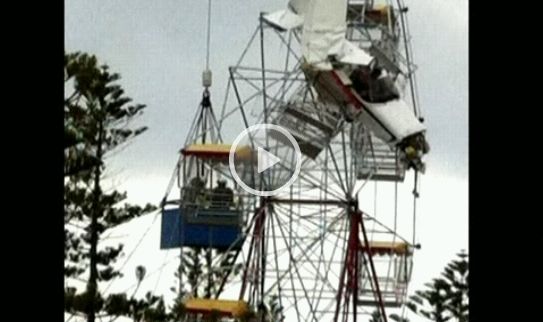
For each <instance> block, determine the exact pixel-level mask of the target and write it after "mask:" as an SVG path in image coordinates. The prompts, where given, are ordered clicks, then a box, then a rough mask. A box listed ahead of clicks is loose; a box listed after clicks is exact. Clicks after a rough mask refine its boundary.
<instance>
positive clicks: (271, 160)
mask: <svg viewBox="0 0 543 322" xmlns="http://www.w3.org/2000/svg"><path fill="white" fill-rule="evenodd" d="M257 149H258V167H257V168H258V173H262V172H264V171H266V170H268V169H269V168H271V167H273V166H274V165H276V164H277V163H279V161H281V159H279V158H278V157H276V156H275V155H273V154H271V153H270V152H268V151H266V150H264V149H263V148H261V147H257Z"/></svg>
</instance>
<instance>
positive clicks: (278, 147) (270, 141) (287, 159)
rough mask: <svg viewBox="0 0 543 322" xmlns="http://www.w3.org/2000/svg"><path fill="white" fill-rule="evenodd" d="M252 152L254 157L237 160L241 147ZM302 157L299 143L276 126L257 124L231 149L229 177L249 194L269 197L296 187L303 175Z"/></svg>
mask: <svg viewBox="0 0 543 322" xmlns="http://www.w3.org/2000/svg"><path fill="white" fill-rule="evenodd" d="M242 145H243V146H249V147H250V148H251V151H252V153H251V155H252V157H251V158H249V159H250V160H249V161H247V159H242V160H240V158H237V157H236V151H238V150H239V149H238V148H239V147H241V146H242ZM301 161H302V153H301V151H300V147H299V146H298V143H297V142H296V139H294V137H293V136H292V134H290V133H289V131H288V130H286V129H285V128H283V127H281V126H278V125H275V124H256V125H253V126H250V127H248V128H246V129H245V130H243V132H241V133H240V134H239V135H238V136H237V137H236V139H235V140H234V142H233V144H232V146H231V147H230V155H229V167H230V173H231V174H232V177H233V178H234V180H236V182H237V183H238V184H239V185H240V186H241V187H242V188H243V189H244V190H245V191H247V192H249V193H251V194H254V195H257V196H262V197H268V196H273V195H277V194H279V193H280V192H281V191H282V190H283V189H285V188H288V187H289V186H290V185H291V184H293V183H294V181H295V180H296V178H297V177H298V175H299V173H300V168H301Z"/></svg>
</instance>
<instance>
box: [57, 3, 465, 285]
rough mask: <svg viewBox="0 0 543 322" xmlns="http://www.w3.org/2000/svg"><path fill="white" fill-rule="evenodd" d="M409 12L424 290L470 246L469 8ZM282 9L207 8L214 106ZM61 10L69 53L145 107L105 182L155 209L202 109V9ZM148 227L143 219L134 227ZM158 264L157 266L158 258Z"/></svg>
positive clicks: (419, 275) (104, 6)
mask: <svg viewBox="0 0 543 322" xmlns="http://www.w3.org/2000/svg"><path fill="white" fill-rule="evenodd" d="M405 2H406V4H407V5H408V7H409V26H410V31H411V35H412V46H413V50H414V57H415V62H416V64H417V65H418V73H417V79H418V85H419V96H420V103H421V108H422V110H423V113H424V116H425V118H426V125H427V127H428V139H429V141H430V145H431V151H430V154H429V155H428V157H427V158H426V160H427V163H428V165H427V168H428V171H427V174H426V175H425V176H424V178H423V181H422V196H421V199H420V203H419V204H420V208H419V209H420V214H419V216H418V223H419V226H418V227H417V230H418V239H419V241H420V242H421V243H422V246H423V247H422V249H421V250H420V251H419V252H418V253H417V255H416V256H417V257H416V260H417V262H416V263H415V271H414V276H413V284H414V286H415V287H420V285H422V284H423V283H424V282H426V281H428V280H430V279H431V278H432V277H434V276H435V275H436V274H438V273H439V272H440V271H441V269H442V267H443V266H444V265H445V264H446V262H447V261H448V260H450V259H451V258H452V257H453V256H454V254H455V253H456V252H457V251H459V250H460V249H462V248H467V246H468V2H467V1H466V0H418V1H405ZM286 3H287V1H286V0H250V1H249V0H221V1H219V0H215V1H213V9H212V24H213V25H212V35H211V41H212V45H211V56H210V67H211V69H212V70H213V86H212V88H211V92H212V100H213V103H214V104H215V106H219V105H220V104H221V103H222V102H221V100H222V98H223V93H224V89H225V86H226V79H227V68H228V66H229V65H233V64H234V63H235V61H236V60H237V59H238V58H239V56H240V54H241V50H242V49H243V47H244V45H245V44H246V42H247V41H248V39H249V37H250V35H251V32H252V31H253V30H254V28H255V27H256V23H257V19H258V14H259V12H260V11H274V10H278V9H282V8H284V7H285V5H286ZM65 8H66V9H65V12H66V13H65V48H66V51H68V52H71V51H84V52H87V53H91V54H95V55H96V56H97V57H98V59H99V61H100V62H102V63H106V64H108V65H109V66H110V67H111V70H113V71H115V72H118V73H120V74H121V77H122V79H121V85H122V86H123V88H124V89H125V90H126V93H127V95H128V96H130V97H132V98H133V99H134V101H135V102H137V103H143V104H146V105H147V106H148V108H147V109H146V111H145V114H144V115H143V117H142V118H141V119H140V120H139V121H138V122H139V123H140V124H145V125H146V126H148V127H149V131H147V132H146V133H145V134H144V135H142V136H141V137H140V138H138V139H137V140H136V141H134V142H133V143H132V144H131V145H130V146H129V147H128V148H127V149H126V150H124V151H122V153H119V154H117V155H116V156H115V157H114V158H112V160H111V165H110V168H111V170H110V174H111V175H112V177H114V178H115V179H114V180H115V183H116V184H117V185H118V186H119V187H120V188H121V189H124V190H126V191H127V192H128V195H129V199H130V201H132V202H137V203H145V202H153V203H158V201H159V200H160V199H161V198H162V196H163V193H164V190H165V189H166V186H167V184H168V180H169V177H170V175H171V173H172V171H173V168H174V166H175V163H176V161H177V158H178V151H179V149H180V148H181V145H182V144H183V142H184V140H185V136H186V134H187V132H188V128H189V125H190V123H191V121H192V117H193V115H194V113H195V109H196V108H197V106H198V104H199V102H200V99H201V93H202V87H201V72H202V70H203V68H204V65H205V31H206V30H205V24H206V11H207V1H202V0H190V1H189V0H185V1H181V0H177V1H175V0H160V1H145V0H131V1H126V0H123V1H120V0H107V1H106V0H102V1H98V0H86V1H77V0H66V1H65ZM240 130H241V129H240ZM151 221H152V219H150V218H149V217H148V216H147V218H142V219H140V220H139V222H141V223H140V224H139V225H140V226H141V227H144V226H145V225H148V224H149V223H150V222H151ZM157 222H158V221H157ZM135 224H136V225H138V223H135ZM157 225H158V224H155V225H154V226H153V227H155V226H157ZM153 229H154V230H156V229H155V228H153ZM136 231H138V230H137V229H136V230H135V231H134V236H135V235H136V234H137V233H136ZM150 235H153V234H150ZM134 236H131V237H134ZM139 236H141V235H138V236H137V237H138V238H139ZM134 238H136V237H134ZM153 238H157V236H154V237H153ZM146 242H147V243H149V244H148V245H147V246H145V247H144V249H147V252H148V253H146V254H149V252H153V248H155V247H158V239H157V240H150V241H146ZM127 244H128V242H127ZM128 247H129V246H128V245H127V248H128ZM140 256H146V255H145V254H142V255H140ZM159 256H160V258H161V259H160V261H162V258H163V257H162V256H163V254H162V253H159ZM134 257H136V256H134ZM133 265H136V264H133ZM128 266H130V265H128ZM164 274H169V275H170V276H171V274H170V273H164ZM130 275H131V273H130ZM130 277H131V278H132V276H130ZM169 286H171V284H169V285H167V287H169Z"/></svg>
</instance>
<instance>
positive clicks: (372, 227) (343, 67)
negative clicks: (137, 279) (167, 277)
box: [161, 0, 428, 322]
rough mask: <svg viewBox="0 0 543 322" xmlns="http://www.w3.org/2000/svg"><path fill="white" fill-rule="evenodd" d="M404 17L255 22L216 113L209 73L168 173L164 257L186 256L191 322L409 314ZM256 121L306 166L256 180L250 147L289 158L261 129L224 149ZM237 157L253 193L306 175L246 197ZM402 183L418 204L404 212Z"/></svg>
mask: <svg viewBox="0 0 543 322" xmlns="http://www.w3.org/2000/svg"><path fill="white" fill-rule="evenodd" d="M406 12H407V8H406V7H405V6H404V5H403V3H402V1H391V0H390V1H369V0H365V1H345V0H334V1H331V0H291V1H290V2H289V6H288V8H286V9H284V10H280V11H277V12H272V13H261V14H260V17H259V20H258V25H257V26H256V28H255V30H254V33H253V34H252V35H251V37H250V39H249V41H248V43H247V46H246V47H245V48H244V49H243V50H242V53H241V56H240V58H239V60H238V61H237V62H236V64H235V65H233V66H231V67H229V69H228V72H229V80H228V84H227V89H226V96H225V98H224V100H223V102H222V104H221V106H220V108H214V107H213V106H212V105H213V104H212V100H211V94H210V90H209V88H210V86H211V74H210V72H209V71H208V70H206V71H205V72H204V75H203V79H204V82H203V85H204V92H203V96H202V101H201V104H200V106H199V108H198V109H197V113H196V116H195V119H194V122H193V123H192V128H191V129H190V131H189V135H188V137H187V140H186V142H185V144H184V146H183V148H182V150H181V158H180V161H179V163H178V165H177V167H176V178H177V183H178V185H177V186H178V189H179V193H178V194H177V195H175V196H178V198H177V197H176V198H174V199H170V200H168V201H166V199H165V202H164V203H163V205H162V206H163V212H162V234H161V248H163V249H172V248H176V249H180V251H181V256H180V258H181V263H180V293H181V292H183V294H184V299H183V300H184V307H185V310H186V313H187V314H186V321H199V320H198V319H201V318H203V317H206V316H208V315H212V314H218V316H220V317H222V318H224V319H234V320H235V319H239V320H242V319H249V320H251V319H252V320H254V321H278V320H279V321H314V322H317V321H319V322H320V321H366V320H368V319H369V318H370V317H371V316H372V314H374V316H375V314H376V313H375V312H377V314H378V315H379V316H380V319H381V320H382V321H387V318H388V317H389V316H392V318H393V319H398V318H399V316H401V315H402V314H403V313H405V312H404V311H405V310H403V308H404V304H405V301H406V297H407V290H408V285H409V280H410V278H411V273H412V267H413V253H414V250H415V249H416V248H417V247H418V245H417V244H416V236H415V226H416V222H415V219H416V199H417V198H418V185H419V181H420V180H419V174H420V173H423V172H424V163H423V162H422V156H423V155H424V154H425V153H427V152H428V144H427V142H426V140H425V127H424V125H423V121H424V119H423V118H422V115H421V111H420V109H419V104H418V97H417V94H416V93H417V88H416V80H415V77H414V72H415V69H416V68H415V65H414V63H413V61H412V51H411V48H410V43H409V38H410V35H409V31H408V29H407V17H406ZM258 124H271V125H274V126H280V127H282V128H284V129H286V130H287V131H288V132H289V133H290V134H291V136H292V138H294V140H295V141H296V143H297V145H298V146H299V151H300V153H301V159H299V160H294V159H295V158H286V160H285V161H284V162H280V163H278V164H277V165H275V166H273V167H270V168H269V169H268V170H267V171H266V172H265V173H263V172H262V171H258V170H257V168H258V165H257V164H258V162H259V161H258V157H256V156H257V151H256V150H257V148H259V147H262V149H265V150H266V151H268V152H269V153H273V154H276V155H278V154H281V153H282V152H281V151H282V150H284V149H286V148H287V147H286V145H287V142H285V141H284V140H281V139H279V138H278V137H277V135H274V134H273V133H271V132H269V131H264V132H262V133H260V134H261V135H257V134H255V135H250V136H249V138H248V140H246V141H245V142H244V143H240V144H236V145H235V146H234V145H232V144H231V143H232V142H233V141H234V137H235V136H236V135H237V134H238V132H240V129H251V128H252V127H253V126H254V125H258ZM231 159H234V160H235V163H236V166H235V171H236V173H237V174H238V177H239V178H241V180H242V181H243V182H245V183H247V184H248V185H249V186H251V187H252V188H255V189H256V188H259V189H264V190H274V189H275V188H276V187H278V186H281V185H282V183H284V182H285V178H288V177H289V175H291V174H292V172H293V169H294V168H295V166H296V165H295V163H296V162H299V163H300V171H299V174H298V176H297V178H296V179H295V180H294V183H293V184H291V185H290V186H289V187H288V188H286V189H283V190H281V191H280V192H279V193H276V194H273V195H261V196H256V195H254V194H251V193H249V192H247V191H246V190H245V189H243V187H242V185H240V184H239V182H238V181H236V180H235V179H234V176H233V174H232V171H231V167H230V165H229V163H230V162H231ZM409 183H412V184H413V186H414V188H413V186H410V188H412V189H413V190H412V191H409V193H412V194H413V200H412V204H411V206H412V207H409V209H408V210H406V209H403V208H402V209H399V208H400V206H399V204H398V199H399V198H400V194H401V193H405V192H406V191H405V189H402V188H401V187H402V186H404V185H407V184H409ZM378 191H380V192H381V193H380V194H379V193H378ZM378 204H385V205H386V206H384V207H383V208H384V210H381V209H380V208H379V209H380V212H387V213H388V214H387V215H384V216H382V217H383V218H382V219H381V217H378V216H377V205H378ZM406 208H407V207H406ZM187 249H198V250H203V251H204V252H206V256H205V258H206V263H204V264H203V266H205V267H206V269H205V273H204V274H202V275H201V276H200V277H194V274H192V275H191V274H190V273H189V272H188V271H187V269H186V267H185V266H186V265H184V260H185V258H186V254H185V252H186V251H187ZM391 314H392V315H391ZM398 320H399V319H398Z"/></svg>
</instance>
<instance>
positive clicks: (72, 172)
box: [64, 52, 163, 321]
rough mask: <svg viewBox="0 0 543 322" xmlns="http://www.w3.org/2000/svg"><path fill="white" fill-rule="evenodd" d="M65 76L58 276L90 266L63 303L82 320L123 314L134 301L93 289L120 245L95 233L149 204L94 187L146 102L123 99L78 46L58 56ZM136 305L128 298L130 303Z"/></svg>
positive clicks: (111, 273)
mask: <svg viewBox="0 0 543 322" xmlns="http://www.w3.org/2000/svg"><path fill="white" fill-rule="evenodd" d="M64 75H65V100H64V134H65V144H64V156H65V166H64V175H65V179H64V222H65V248H64V256H65V271H64V274H65V276H66V277H80V275H81V274H83V273H84V272H86V271H88V270H90V272H91V274H90V278H89V282H88V284H87V290H86V291H85V292H84V293H82V294H76V293H75V291H74V290H73V289H69V290H66V293H65V306H66V307H65V308H66V310H67V311H69V312H74V311H77V312H82V313H85V314H87V315H89V316H90V317H89V321H93V320H94V314H95V313H96V312H99V311H101V310H105V311H111V312H114V314H117V313H120V312H127V311H126V310H127V307H126V305H128V304H126V303H128V302H130V301H133V300H132V299H126V295H124V294H116V295H111V296H109V297H108V298H107V299H105V300H104V299H102V296H101V295H100V294H99V293H98V290H97V283H98V282H99V281H110V280H112V279H113V278H115V277H117V276H120V275H121V273H120V272H118V271H116V270H115V269H114V268H113V266H112V264H113V263H114V262H115V261H116V260H117V259H118V258H119V256H121V255H122V251H123V245H122V244H121V245H117V246H113V247H98V246H99V243H100V240H101V238H100V237H101V235H102V234H103V233H104V232H105V231H106V230H108V229H110V228H113V227H116V226H118V225H120V224H123V223H126V222H128V221H130V220H132V219H134V218H137V217H139V216H141V215H143V214H145V213H148V212H150V211H152V210H154V209H156V207H155V206H153V205H150V204H147V205H145V206H144V207H141V206H137V205H130V204H122V203H123V202H124V200H125V199H126V193H124V192H119V191H116V190H112V191H108V192H104V191H103V189H102V187H101V180H102V179H103V173H104V170H105V168H106V163H105V162H104V160H105V159H106V157H107V156H108V154H110V153H111V152H112V151H115V150H117V149H119V148H120V147H122V146H123V145H124V144H126V143H128V142H129V141H130V140H132V139H133V138H135V137H137V136H138V135H140V134H142V133H143V132H144V131H145V130H146V129H147V128H146V127H132V126H131V122H132V121H133V120H134V119H136V118H137V117H138V116H139V115H141V114H142V112H143V110H144V108H145V105H142V104H130V103H131V101H132V99H131V98H129V97H126V96H125V94H124V90H123V89H122V88H121V86H120V85H119V84H117V81H118V80H119V79H120V76H119V74H116V73H111V72H110V71H109V68H108V67H107V66H105V65H101V66H100V65H99V64H98V60H97V59H96V57H95V56H92V55H88V54H84V53H78V52H77V53H70V54H65V56H64ZM152 300H153V301H151V299H148V300H147V302H144V304H145V305H147V307H149V306H150V305H151V304H152V305H155V304H156V305H158V304H157V303H159V302H157V301H159V300H155V299H154V298H152ZM151 302H152V303H151ZM104 303H105V304H104ZM136 304H138V303H136V302H134V303H130V305H132V306H131V307H133V306H134V305H136ZM140 304H141V303H140ZM141 305H143V304H141ZM162 305H163V304H162ZM153 312H154V311H153ZM149 314H154V313H149ZM157 314H158V313H157Z"/></svg>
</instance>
